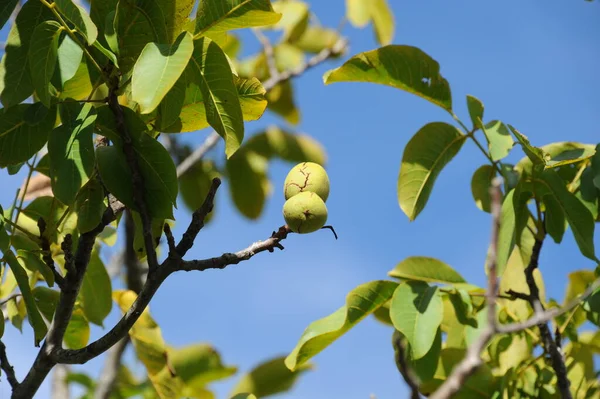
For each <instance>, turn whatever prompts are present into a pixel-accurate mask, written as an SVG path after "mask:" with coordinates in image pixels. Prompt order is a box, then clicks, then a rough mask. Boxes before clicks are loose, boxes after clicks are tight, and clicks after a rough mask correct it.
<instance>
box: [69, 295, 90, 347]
mask: <svg viewBox="0 0 600 399" xmlns="http://www.w3.org/2000/svg"><path fill="white" fill-rule="evenodd" d="M89 340H90V323H89V322H88V321H87V320H86V318H85V315H84V313H83V310H82V309H81V308H80V307H79V306H76V307H75V309H74V310H73V315H72V316H71V319H70V320H69V324H68V325H67V331H66V332H65V338H64V341H65V346H66V347H67V348H69V349H81V348H83V347H85V346H86V345H87V344H88V342H89Z"/></svg>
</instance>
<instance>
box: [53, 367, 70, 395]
mask: <svg viewBox="0 0 600 399" xmlns="http://www.w3.org/2000/svg"><path fill="white" fill-rule="evenodd" d="M69 368H70V367H69V366H68V365H66V364H57V365H56V366H55V367H54V371H53V373H52V387H51V389H52V398H53V399H69V397H70V393H69V383H68V381H67V376H68V375H69Z"/></svg>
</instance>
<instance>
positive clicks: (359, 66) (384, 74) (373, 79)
mask: <svg viewBox="0 0 600 399" xmlns="http://www.w3.org/2000/svg"><path fill="white" fill-rule="evenodd" d="M323 80H324V81H325V84H331V83H335V82H370V83H377V84H382V85H386V86H391V87H395V88H397V89H400V90H404V91H407V92H409V93H412V94H415V95H417V96H419V97H422V98H424V99H426V100H427V101H430V102H432V103H433V104H436V105H438V106H440V107H442V108H444V109H445V110H447V111H451V110H452V97H451V94H450V86H449V85H448V82H447V81H446V79H444V77H442V75H440V65H439V64H438V63H437V61H435V60H434V59H433V58H431V57H430V56H429V55H427V54H426V53H424V52H423V51H422V50H420V49H419V48H417V47H412V46H406V45H388V46H384V47H381V48H378V49H377V50H371V51H367V52H364V53H360V54H358V55H355V56H354V57H352V58H351V59H349V60H348V61H346V62H345V63H344V65H342V66H341V67H339V68H336V69H333V70H331V71H328V72H326V73H325V75H324V77H323Z"/></svg>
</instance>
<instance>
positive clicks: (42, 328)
mask: <svg viewBox="0 0 600 399" xmlns="http://www.w3.org/2000/svg"><path fill="white" fill-rule="evenodd" d="M4 260H5V261H6V262H7V263H8V265H9V266H10V269H11V270H12V272H13V274H14V276H15V279H16V280H17V284H18V285H19V289H20V290H21V295H23V301H24V302H25V307H26V308H27V316H28V317H27V319H28V320H29V324H31V327H33V334H34V345H35V346H36V347H39V346H40V342H42V340H43V339H44V337H45V336H46V333H47V332H48V327H47V326H46V323H45V322H44V319H42V316H41V315H40V312H39V310H38V307H37V305H36V303H35V299H34V298H33V294H32V293H31V288H30V287H29V278H28V277H27V272H26V271H25V269H23V267H22V266H21V264H20V263H19V261H18V260H17V258H16V257H15V255H14V254H13V253H12V251H8V252H6V253H5V254H4Z"/></svg>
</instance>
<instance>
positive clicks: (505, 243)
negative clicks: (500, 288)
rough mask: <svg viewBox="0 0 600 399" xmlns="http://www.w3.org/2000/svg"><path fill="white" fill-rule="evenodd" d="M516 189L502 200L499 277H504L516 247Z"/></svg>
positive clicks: (498, 259)
mask: <svg viewBox="0 0 600 399" xmlns="http://www.w3.org/2000/svg"><path fill="white" fill-rule="evenodd" d="M514 194H515V189H512V190H510V191H509V192H508V193H507V194H506V195H505V196H504V201H502V209H501V210H500V230H499V232H498V249H497V251H498V257H497V260H496V269H497V274H498V277H502V275H503V273H504V269H505V268H506V265H507V263H508V259H509V258H510V255H511V254H512V252H513V249H514V247H515V226H516V219H515V207H514V205H513V198H514Z"/></svg>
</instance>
